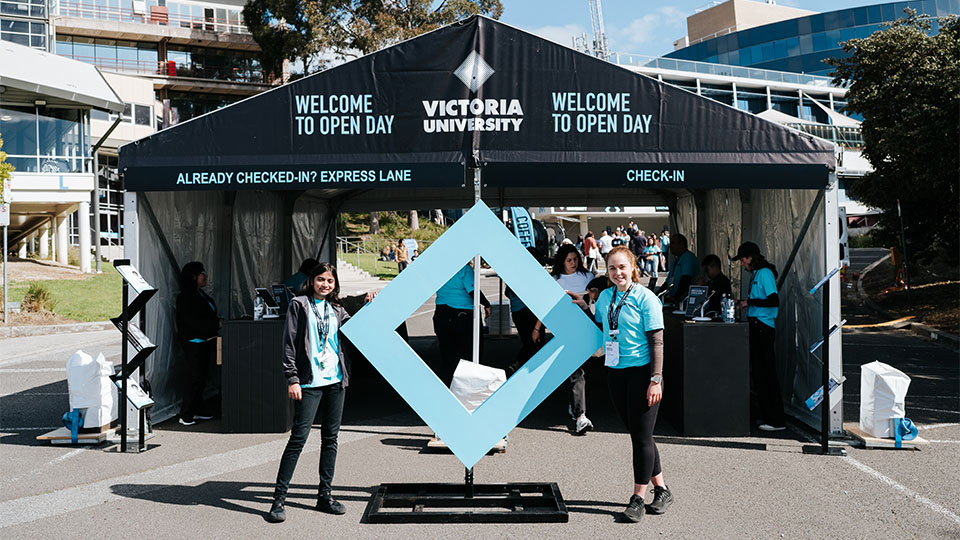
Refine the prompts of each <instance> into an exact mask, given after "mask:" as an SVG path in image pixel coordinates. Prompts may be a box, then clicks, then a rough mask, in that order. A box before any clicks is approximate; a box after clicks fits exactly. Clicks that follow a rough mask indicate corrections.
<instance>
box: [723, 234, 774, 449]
mask: <svg viewBox="0 0 960 540" xmlns="http://www.w3.org/2000/svg"><path fill="white" fill-rule="evenodd" d="M733 260H735V261H740V265H741V266H742V267H743V269H744V270H746V271H748V272H750V273H751V274H753V278H752V279H751V280H750V293H749V294H748V295H747V299H746V300H741V301H740V308H741V309H746V310H747V320H748V321H750V375H751V380H752V382H753V391H754V392H755V393H756V394H757V398H758V401H759V402H760V403H759V405H760V413H761V415H762V417H761V419H760V422H761V423H760V426H759V427H760V429H761V430H763V431H783V430H784V429H786V417H785V416H784V413H783V397H782V396H781V394H780V380H779V379H778V378H777V358H776V347H775V345H776V342H777V331H776V327H777V323H776V321H777V311H778V308H779V306H780V296H779V295H778V294H777V267H776V266H774V265H773V264H771V263H770V261H768V260H767V259H766V258H765V257H764V256H763V255H761V254H760V246H758V245H757V244H754V243H753V242H744V243H743V244H741V245H740V247H739V248H737V255H736V256H735V257H733Z"/></svg>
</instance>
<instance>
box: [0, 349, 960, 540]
mask: <svg viewBox="0 0 960 540" xmlns="http://www.w3.org/2000/svg"><path fill="white" fill-rule="evenodd" d="M95 334H98V333H86V334H73V335H64V336H58V337H57V338H56V339H52V338H49V337H48V338H19V339H10V340H0V362H3V363H2V364H0V445H2V446H0V452H2V456H3V459H2V460H0V536H2V537H3V538H5V539H6V538H37V537H56V538H73V537H91V536H96V537H103V538H130V537H131V536H149V537H151V538H193V537H214V538H221V537H231V538H260V537H264V536H267V535H277V534H279V535H282V536H286V537H293V536H308V535H318V534H322V535H323V536H324V537H327V538H352V539H356V538H391V539H392V538H418V539H419V538H457V539H460V538H478V539H479V538H483V539H487V538H516V537H542V538H587V537H589V538H623V537H664V538H899V537H918V538H956V537H958V536H960V516H958V514H960V488H958V486H960V467H957V466H956V464H957V463H958V457H960V426H958V424H957V421H958V420H957V419H956V417H955V415H954V416H951V409H953V411H955V409H956V403H957V397H956V389H957V387H958V384H957V383H958V375H957V369H956V356H955V354H954V355H953V356H952V358H948V357H947V355H946V354H945V353H942V352H939V351H938V350H935V349H930V348H928V345H930V346H934V347H939V345H937V344H935V343H934V344H918V343H917V342H916V341H915V340H918V339H919V338H915V337H913V336H901V335H899V333H892V335H891V336H885V335H879V334H862V335H857V336H855V339H848V337H847V336H845V338H844V340H845V342H846V344H845V354H846V356H847V358H848V362H847V363H848V364H849V365H852V366H856V365H858V364H857V363H856V362H859V361H860V359H858V358H857V356H856V355H857V354H865V355H868V356H874V355H876V356H877V357H879V358H884V359H885V361H889V362H895V361H897V358H890V356H891V354H887V352H888V351H889V352H890V353H892V356H902V357H903V359H904V361H907V359H909V362H913V363H914V364H913V365H909V366H907V369H908V370H909V371H908V372H909V373H911V374H913V375H914V380H915V384H914V387H913V388H912V389H911V396H912V397H911V399H910V400H909V401H908V411H911V413H912V411H913V410H917V411H918V412H919V411H920V408H921V407H923V408H925V409H930V411H929V412H931V413H937V414H939V416H929V417H923V418H919V420H920V421H921V423H923V424H924V426H923V427H924V429H923V431H922V434H923V436H924V437H926V438H928V439H931V440H933V441H936V442H933V443H931V444H930V446H929V447H928V448H926V449H924V450H923V451H921V452H902V451H901V452H895V451H876V450H874V451H868V450H859V449H851V450H850V455H849V457H847V458H831V457H820V456H806V455H803V454H801V453H800V448H801V446H802V445H803V444H806V443H807V442H808V440H809V438H810V435H809V434H808V433H807V432H805V431H803V430H801V429H799V428H796V427H794V428H792V429H791V430H790V431H788V432H786V433H781V434H776V435H774V436H761V434H760V433H754V434H753V436H751V437H743V438H712V439H690V438H680V437H675V436H672V435H671V434H670V431H669V426H662V427H661V428H658V432H659V433H660V435H659V436H658V441H659V446H660V452H661V456H662V459H663V463H664V468H665V473H666V475H667V481H668V483H669V485H670V486H671V488H672V489H673V490H674V491H675V493H676V495H677V498H678V502H677V504H676V505H675V506H674V507H672V508H671V510H670V512H669V513H668V514H666V515H663V516H648V517H647V518H645V520H644V523H642V524H640V525H630V524H625V523H621V520H620V519H619V518H618V513H619V511H620V510H621V509H622V507H623V506H624V504H625V503H626V501H627V498H628V496H629V493H630V489H631V477H630V458H629V456H630V443H629V438H628V437H627V435H626V434H625V433H624V432H623V429H622V427H621V426H620V424H619V421H618V420H617V419H616V416H615V415H614V414H613V411H612V409H611V406H610V403H609V401H608V399H607V397H606V391H605V387H604V381H603V377H602V369H597V367H596V366H593V367H591V369H590V371H589V373H588V375H587V380H588V389H587V391H588V411H589V415H590V417H591V418H592V420H593V421H594V423H595V424H596V427H597V431H596V432H593V433H590V434H589V435H588V436H586V437H572V436H570V435H569V434H568V433H567V432H566V429H565V427H564V425H563V422H564V416H565V409H566V406H565V402H564V396H563V395H562V393H560V392H558V393H555V395H554V396H552V397H551V398H549V399H548V400H547V401H546V402H544V404H543V405H541V406H540V407H539V408H538V409H537V410H536V411H535V412H534V413H533V414H532V415H531V416H530V417H529V418H528V419H527V420H525V421H524V422H523V424H522V425H521V427H519V428H517V429H516V430H514V432H513V433H511V437H510V445H509V447H508V451H507V453H506V454H503V455H496V456H488V457H486V458H484V459H483V460H482V461H481V462H480V463H479V464H478V466H477V469H476V471H477V480H478V482H509V481H554V482H557V483H558V484H559V486H560V488H561V490H562V493H563V495H564V497H565V499H566V502H567V505H568V508H569V510H570V522H569V523H567V524H557V525H543V524H540V525H457V524H449V525H395V526H388V525H371V524H368V523H366V522H365V519H364V517H363V515H364V511H365V509H366V506H367V503H368V501H369V499H370V495H371V494H372V492H373V490H374V489H375V488H376V486H378V485H379V484H380V483H381V482H411V481H440V482H454V483H456V482H460V481H461V480H462V477H463V468H462V466H461V465H460V464H459V463H458V462H457V461H456V459H455V458H454V457H452V456H450V455H443V454H433V453H428V452H426V451H425V442H426V440H427V438H428V437H429V430H428V429H427V428H426V427H424V426H423V425H422V424H421V422H420V421H419V420H418V419H417V418H416V417H415V416H414V415H413V414H412V413H411V412H410V411H409V409H408V408H407V406H406V405H405V404H404V403H403V402H402V401H401V400H400V399H399V398H398V397H397V395H396V394H395V393H394V392H393V391H392V390H391V389H390V388H389V387H388V386H387V385H386V384H385V383H384V382H383V381H382V379H380V378H379V377H378V376H376V375H375V374H374V373H372V372H371V371H370V370H369V368H367V369H366V370H364V369H363V367H359V368H358V377H357V378H356V382H355V384H354V385H352V386H351V388H350V390H349V392H348V394H347V396H348V397H347V405H346V413H345V416H344V428H343V432H342V434H341V438H340V457H339V459H338V463H337V475H336V479H335V482H334V485H335V487H334V494H335V495H336V496H337V497H338V498H339V499H341V500H342V501H343V502H344V503H345V504H346V506H347V514H346V515H345V516H340V517H333V516H328V515H323V514H318V513H316V512H314V511H313V510H312V509H311V506H312V504H313V502H314V501H313V496H314V490H315V486H316V483H317V469H316V463H317V452H316V448H317V445H318V435H317V434H316V433H314V434H313V435H312V438H311V441H310V442H309V443H308V448H310V451H308V452H307V453H305V454H304V456H303V459H302V460H301V466H300V467H299V469H298V470H297V474H296V475H295V477H294V488H293V490H292V493H291V497H290V504H289V511H288V514H289V519H288V522H286V523H284V524H281V525H271V524H268V523H266V522H265V521H264V520H263V517H262V516H263V512H264V511H265V510H266V509H267V507H268V504H269V499H270V493H271V489H272V483H273V480H274V477H275V475H276V469H277V465H278V462H279V457H280V452H281V449H282V446H283V444H284V442H285V438H286V436H285V435H283V434H224V433H220V425H219V422H218V421H212V422H209V423H206V424H204V423H201V424H198V425H197V426H194V427H191V428H182V427H181V426H179V425H177V424H173V423H170V422H168V423H166V424H163V425H161V426H158V427H157V436H156V438H155V439H153V441H151V442H152V444H153V445H154V447H153V448H152V449H151V450H149V451H148V452H146V453H144V454H141V455H118V454H115V453H111V452H105V451H103V450H102V449H87V448H79V449H77V448H71V447H57V446H50V445H47V444H40V443H38V442H36V441H35V440H34V438H35V436H36V435H37V434H38V433H41V432H42V430H43V429H46V428H47V427H50V426H54V425H56V424H57V423H58V422H59V416H60V415H62V414H63V412H64V411H65V408H66V399H67V398H66V384H65V381H64V380H63V371H62V369H63V364H64V362H65V361H66V358H67V357H68V356H69V353H70V352H72V349H74V348H76V347H80V346H82V347H83V348H84V349H86V350H87V351H88V352H96V351H98V350H103V351H104V352H105V354H107V355H108V356H109V357H110V358H112V359H116V356H117V354H118V352H119V343H118V340H117V336H116V334H115V333H110V332H105V333H99V334H100V335H95ZM888 340H889V341H888ZM428 341H429V340H425V339H423V338H421V339H417V340H414V346H415V348H416V349H417V350H418V352H420V353H421V355H422V356H424V357H425V358H428V359H430V358H432V356H433V355H432V354H431V352H430V351H431V349H430V347H431V345H430V344H429V343H428ZM489 345H490V347H489V348H488V351H489V354H490V355H492V357H494V358H498V357H502V356H506V355H507V354H508V353H509V352H510V351H512V350H513V348H514V347H515V346H516V343H515V341H512V340H491V341H490V343H489ZM951 361H952V363H951ZM938 366H939V368H940V369H939V370H937V369H935V368H937V367H938ZM848 376H849V375H848ZM849 388H850V387H849V386H848V395H849ZM951 388H952V390H951ZM921 396H922V399H924V400H926V401H924V402H923V403H920V402H918V401H914V399H915V398H921ZM937 410H940V411H944V412H942V413H938V412H937ZM911 416H913V414H911Z"/></svg>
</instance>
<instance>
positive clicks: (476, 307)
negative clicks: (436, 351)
mask: <svg viewBox="0 0 960 540" xmlns="http://www.w3.org/2000/svg"><path fill="white" fill-rule="evenodd" d="M471 170H472V171H473V203H474V204H476V203H477V202H479V201H480V169H479V168H476V169H471ZM481 294H483V293H482V292H481V291H480V254H479V253H477V254H476V255H474V256H473V363H474V364H479V363H480V322H481V319H480V295H481Z"/></svg>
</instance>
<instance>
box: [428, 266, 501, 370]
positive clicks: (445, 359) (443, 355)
mask: <svg viewBox="0 0 960 540" xmlns="http://www.w3.org/2000/svg"><path fill="white" fill-rule="evenodd" d="M473 292H474V291H473V267H471V266H470V265H469V264H466V265H464V266H463V268H461V269H460V271H459V272H457V273H456V274H454V276H453V277H452V278H450V279H449V280H448V281H447V282H446V283H444V284H443V287H440V290H438V291H437V300H436V304H437V308H436V309H435V310H434V312H433V332H434V334H436V336H437V341H438V342H439V343H438V344H439V345H440V366H439V367H438V369H437V371H436V373H437V377H439V378H440V380H441V381H443V384H445V385H447V386H450V383H451V382H453V373H454V372H455V371H456V370H457V364H458V363H460V359H461V358H462V359H465V360H468V359H470V358H471V357H472V356H473V351H472V348H473ZM479 294H480V303H481V304H483V307H484V311H485V312H486V315H487V316H488V317H489V316H490V302H489V301H488V300H487V299H486V298H485V297H484V296H483V293H482V292H481V293H479Z"/></svg>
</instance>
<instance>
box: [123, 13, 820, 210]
mask: <svg viewBox="0 0 960 540" xmlns="http://www.w3.org/2000/svg"><path fill="white" fill-rule="evenodd" d="M833 163H834V154H833V147H832V145H830V144H828V143H824V142H822V141H818V140H816V139H813V138H811V137H809V136H805V135H801V134H799V133H797V132H796V131H793V130H789V129H787V128H784V127H781V126H779V125H777V124H774V123H771V122H767V121H765V120H763V119H760V118H757V117H756V116H754V115H752V114H750V113H747V112H743V111H739V110H736V109H734V108H732V107H729V106H726V105H723V104H721V103H718V102H715V101H712V100H709V99H704V98H701V97H699V96H696V95H694V94H692V93H690V92H687V91H685V90H682V89H679V88H676V87H673V86H670V85H667V84H664V83H661V82H659V81H657V80H655V79H652V78H650V77H647V76H644V75H640V74H637V73H634V72H632V71H630V70H627V69H625V68H622V67H619V66H616V65H613V64H610V63H608V62H605V61H602V60H600V59H597V58H594V57H592V56H588V55H585V54H582V53H579V52H577V51H574V50H572V49H569V48H566V47H563V46H560V45H557V44H555V43H552V42H550V41H547V40H544V39H542V38H539V37H537V36H534V35H532V34H528V33H526V32H523V31H521V30H518V29H515V28H512V27H510V26H507V25H505V24H502V23H500V22H497V21H495V20H491V19H488V18H484V17H480V16H476V17H471V18H469V19H466V20H464V21H461V22H459V23H456V24H453V25H450V26H447V27H444V28H441V29H439V30H436V31H434V32H430V33H428V34H425V35H422V36H419V37H417V38H414V39H411V40H409V41H406V42H403V43H400V44H397V45H394V46H392V47H389V48H387V49H384V50H381V51H379V52H376V53H373V54H370V55H367V56H364V57H362V58H360V59H357V60H354V61H352V62H348V63H346V64H343V65H341V66H338V67H335V68H332V69H330V70H327V71H324V72H322V73H318V74H315V75H312V76H309V77H306V78H304V79H301V80H298V81H295V82H293V83H290V84H286V85H284V86H281V87H279V88H276V89H274V90H271V91H269V92H265V93H262V94H259V95H257V96H254V97H251V98H249V99H246V100H244V101H242V102H239V103H236V104H234V105H231V106H229V107H226V108H224V109H221V110H219V111H216V112H214V113H211V114H207V115H204V116H201V117H199V118H196V119H193V120H190V121H188V122H184V123H182V124H179V125H177V126H174V127H172V128H170V129H166V130H163V131H160V132H158V133H156V134H154V135H152V136H150V137H147V138H145V139H141V140H140V141H137V142H135V143H133V144H130V145H127V146H125V147H124V148H123V151H122V152H121V156H120V169H121V171H123V173H124V179H125V183H126V186H127V189H129V190H132V191H166V190H201V189H220V190H239V189H261V190H276V189H281V190H283V189H285V190H304V189H316V188H340V189H350V188H360V189H370V188H381V187H382V188H394V187H398V186H399V187H446V186H451V185H453V186H458V185H459V181H460V176H459V175H458V174H457V171H458V170H460V169H462V168H463V166H467V167H480V168H482V169H483V171H484V176H485V180H484V181H485V183H486V184H487V185H488V186H502V187H507V188H509V187H517V186H525V187H556V186H572V187H583V186H585V185H587V183H585V177H589V185H591V186H596V187H651V186H653V187H671V188H675V187H680V188H722V187H756V188H813V189H819V188H823V187H824V186H826V184H827V174H828V172H829V171H830V170H831V169H832V168H833Z"/></svg>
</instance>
